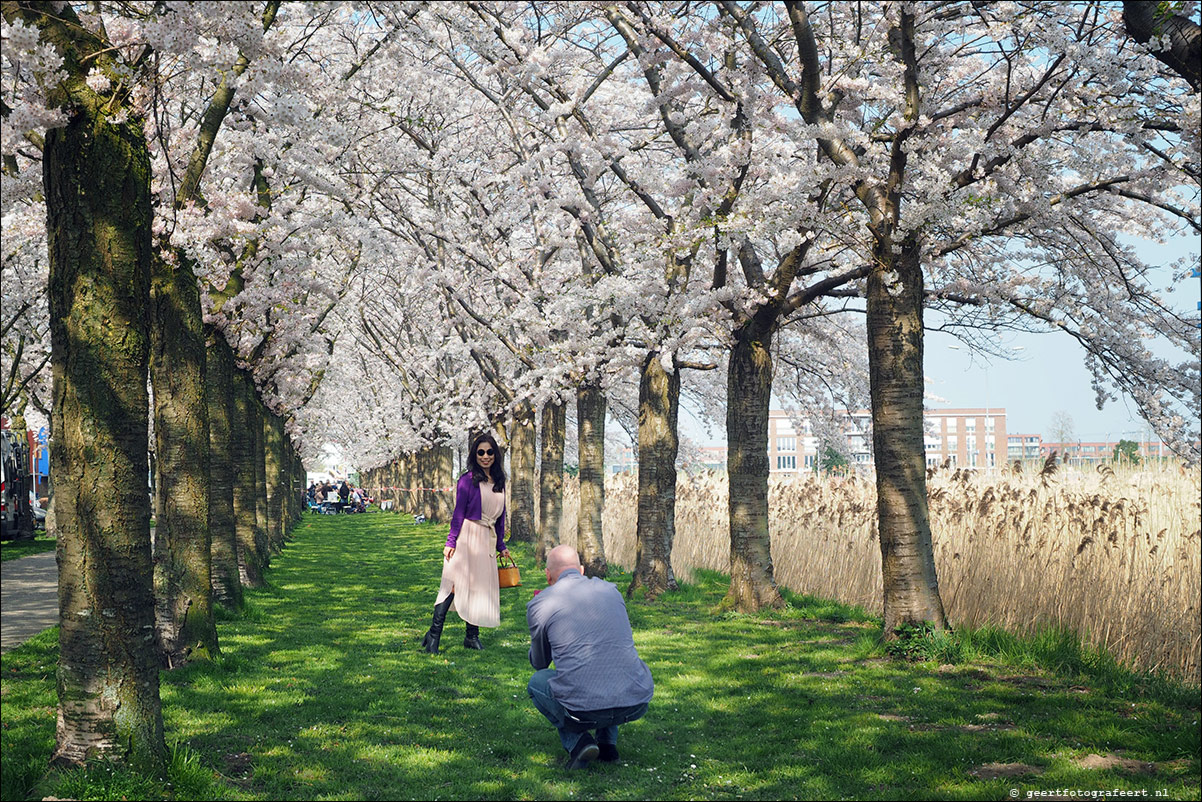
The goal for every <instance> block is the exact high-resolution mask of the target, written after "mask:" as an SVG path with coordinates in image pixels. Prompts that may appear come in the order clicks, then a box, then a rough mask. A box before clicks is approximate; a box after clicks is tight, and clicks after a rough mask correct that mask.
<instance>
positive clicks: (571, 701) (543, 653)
mask: <svg viewBox="0 0 1202 802" xmlns="http://www.w3.org/2000/svg"><path fill="white" fill-rule="evenodd" d="M526 623H527V625H528V626H529V627H530V665H532V666H534V667H535V668H536V669H543V668H546V667H547V666H549V665H550V664H551V662H552V661H554V662H555V676H554V677H553V678H552V679H551V682H550V687H551V695H552V696H554V697H555V699H556V700H557V701H558V702H559V703H560V704H561V705H563V706H564V707H566V708H567V709H569V710H572V711H576V712H580V711H589V710H606V709H609V708H613V707H631V706H634V705H639V704H643V703H644V702H650V701H651V696H652V694H653V693H654V692H655V683H654V682H653V681H652V679H651V669H649V668H647V664H646V663H644V662H643V661H642V660H641V659H640V658H639V655H638V652H637V651H635V648H634V637H633V633H632V632H631V630H630V619H629V618H628V617H627V615H626V602H625V600H624V599H623V598H622V593H621V591H619V590H618V589H617V587H615V586H614V585H613V584H612V583H610V582H606V581H605V580H603V579H598V578H596V577H592V578H585V577H584V576H581V574H580V572H579V571H577V570H575V569H569V570H567V571H564V572H563V573H562V574H560V575H559V579H558V580H557V581H556V582H555V584H553V585H551V586H550V587H548V588H546V589H545V590H543V591H541V592H540V593H539V594H538V595H537V596H535V597H534V598H533V599H531V600H530V601H529V602H527V603H526Z"/></svg>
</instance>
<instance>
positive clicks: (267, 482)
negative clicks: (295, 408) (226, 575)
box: [263, 407, 284, 552]
mask: <svg viewBox="0 0 1202 802" xmlns="http://www.w3.org/2000/svg"><path fill="white" fill-rule="evenodd" d="M282 435H283V421H281V419H280V417H279V416H278V415H276V414H275V413H274V412H272V411H271V410H269V409H267V408H266V407H264V408H263V479H264V486H265V489H266V498H267V545H268V547H269V548H270V549H271V551H272V552H279V550H280V549H281V548H283V546H284V488H283V482H282V475H283V470H284V438H283V436H282Z"/></svg>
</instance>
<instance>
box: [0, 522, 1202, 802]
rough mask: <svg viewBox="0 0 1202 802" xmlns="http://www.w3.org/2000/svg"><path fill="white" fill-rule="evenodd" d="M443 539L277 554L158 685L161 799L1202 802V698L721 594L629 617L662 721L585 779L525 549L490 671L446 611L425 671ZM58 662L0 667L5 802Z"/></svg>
mask: <svg viewBox="0 0 1202 802" xmlns="http://www.w3.org/2000/svg"><path fill="white" fill-rule="evenodd" d="M442 533H443V528H442V527H437V526H412V525H410V526H406V525H404V524H403V523H402V522H401V518H400V517H399V516H392V515H367V516H350V517H334V516H312V517H306V519H305V520H304V522H303V523H302V524H301V525H300V526H299V527H298V528H297V530H296V533H295V539H294V541H293V542H292V544H290V545H289V546H288V548H287V549H286V550H285V551H284V552H283V553H282V554H280V555H277V556H276V557H275V558H274V560H273V567H272V569H271V571H270V572H269V576H268V579H269V582H270V586H269V587H268V588H265V589H263V590H260V591H255V592H251V593H249V594H248V605H247V610H246V612H245V613H244V614H241V615H238V616H235V617H229V618H227V619H226V620H223V621H221V622H220V624H219V632H220V638H221V647H222V651H223V656H222V658H221V659H220V661H219V662H217V663H216V664H214V665H197V666H190V667H186V668H184V669H181V670H178V671H175V672H171V673H164V674H163V687H162V696H163V710H164V719H165V726H166V731H167V733H168V741H169V742H172V743H178V744H179V745H180V746H183V747H186V749H183V750H181V751H180V752H179V754H178V755H177V758H176V765H177V768H176V770H175V774H176V775H178V774H180V772H181V771H182V773H183V774H185V775H189V776H191V777H193V778H196V777H198V776H200V777H202V778H203V779H202V782H207V783H209V785H208V786H203V790H201V789H197V788H195V787H193V788H192V789H191V790H188V789H186V788H184V787H181V785H180V783H179V781H178V779H177V780H176V783H175V785H174V786H173V788H172V789H170V790H168V794H170V795H177V796H178V797H179V798H194V795H197V794H204V795H207V796H210V797H224V798H232V799H262V800H270V799H638V800H642V799H818V798H824V799H841V798H856V799H864V798H877V799H899V798H905V799H1009V798H1014V797H1013V795H1012V794H1011V789H1018V797H1019V798H1029V797H1028V792H1030V791H1035V792H1039V791H1050V790H1055V789H1058V788H1059V789H1079V790H1082V791H1101V790H1113V789H1127V790H1135V791H1139V790H1141V789H1146V790H1147V794H1148V796H1149V797H1153V796H1154V794H1155V793H1156V792H1158V791H1159V792H1162V793H1163V794H1164V796H1163V797H1162V798H1169V799H1187V798H1197V797H1198V794H1199V743H1200V742H1199V726H1198V704H1197V698H1196V695H1195V696H1193V697H1191V696H1190V694H1189V693H1183V692H1178V693H1166V692H1164V691H1161V692H1158V693H1156V694H1155V695H1142V696H1140V695H1130V694H1127V695H1114V693H1113V689H1109V690H1108V689H1107V688H1102V687H1096V686H1095V684H1094V683H1091V681H1090V680H1088V679H1083V678H1080V677H1076V678H1073V677H1065V676H1056V675H1052V674H1049V673H1046V672H1042V671H1040V670H1038V669H1036V668H1033V667H1018V666H1015V665H1005V664H1002V663H982V662H976V663H971V664H962V665H956V666H948V665H945V666H939V665H937V664H935V663H903V662H895V661H892V660H890V659H889V658H888V657H887V656H885V655H884V654H883V653H882V651H881V650H880V648H879V647H878V646H877V645H876V635H877V632H878V630H879V623H877V622H874V621H872V620H870V619H868V618H867V617H866V616H863V615H861V614H858V613H857V612H856V611H854V610H850V609H848V608H845V607H842V606H838V605H833V604H827V603H820V602H816V601H814V600H810V599H804V598H798V597H792V596H791V597H790V600H791V606H790V608H789V609H787V610H784V611H781V612H778V613H774V614H771V615H764V616H754V617H753V616H740V615H726V614H718V613H715V612H713V609H714V606H715V605H716V604H717V602H718V601H719V599H720V598H721V597H722V594H723V593H724V592H725V582H724V580H723V579H722V578H721V577H719V576H717V575H709V576H703V577H702V578H701V580H700V582H699V583H698V584H697V585H693V586H690V587H688V588H686V589H685V590H683V591H681V592H680V593H677V594H673V595H671V596H670V597H669V598H668V599H666V600H663V601H661V602H659V603H655V604H643V603H639V602H632V603H631V604H630V611H631V621H632V623H633V625H634V629H635V641H636V643H637V645H638V647H639V651H640V653H641V655H642V656H643V659H644V660H646V661H647V663H648V664H649V665H650V666H651V670H652V673H653V674H654V677H655V681H656V695H655V699H654V701H653V702H652V705H651V709H650V710H649V712H648V714H647V716H646V718H645V719H643V720H641V721H639V722H636V723H634V724H632V725H628V726H626V727H623V728H622V736H621V737H622V741H621V743H620V744H619V748H620V750H621V753H622V758H623V760H622V762H621V763H620V764H618V765H612V766H611V765H605V764H600V765H596V764H595V765H594V766H592V767H590V769H588V770H587V771H585V772H576V773H571V774H569V773H567V772H566V771H565V770H564V769H563V768H562V758H563V753H562V750H561V749H560V747H559V743H558V739H557V737H556V735H555V732H554V730H553V729H552V728H551V727H550V726H549V725H547V723H546V722H545V721H544V720H543V718H542V717H541V716H540V715H539V714H538V713H537V711H535V710H534V708H533V706H532V705H531V704H530V702H529V699H528V698H527V695H526V690H525V687H526V680H527V679H528V677H529V675H530V672H531V669H530V667H529V663H528V662H527V659H526V649H527V645H528V640H527V636H526V632H525V603H526V601H527V600H528V599H529V598H530V596H531V594H532V592H533V590H534V589H535V588H537V587H541V586H542V584H543V583H542V581H541V579H542V577H541V574H540V573H539V572H538V571H537V570H536V569H535V568H534V566H533V564H532V561H531V559H530V557H529V552H528V551H527V552H525V553H522V552H518V553H517V556H518V557H519V562H520V564H521V565H522V569H523V576H524V578H525V579H526V585H524V586H523V587H521V588H516V589H509V590H504V591H502V594H501V596H502V599H501V601H502V604H501V606H502V612H501V615H502V624H501V627H500V628H499V629H496V630H484V631H482V640H483V641H484V644H485V650H484V651H483V652H471V651H468V650H465V649H463V648H462V645H461V642H462V635H463V624H462V622H461V621H460V620H459V619H458V618H457V617H456V616H454V615H452V616H450V617H449V620H448V626H447V631H446V632H445V633H444V637H443V645H444V651H443V653H442V654H440V655H438V656H434V657H432V656H429V655H425V654H421V653H419V652H417V644H418V641H419V640H420V638H421V636H422V634H423V633H424V631H425V628H426V627H427V626H428V623H429V613H430V608H431V605H432V604H433V598H434V594H435V591H436V588H437V583H438V571H439V563H440V560H441V545H442ZM618 582H619V586H620V587H622V588H625V582H626V578H625V577H622V578H619V579H618ZM55 652H56V649H55V643H54V639H53V637H52V633H51V634H47V635H43V636H40V637H39V638H36V639H34V640H33V641H31V642H30V643H28V644H26V645H24V646H22V647H21V648H19V649H17V650H15V651H13V652H10V653H9V654H7V655H5V656H4V657H3V660H2V662H0V674H2V676H3V708H2V709H3V739H4V741H3V762H4V763H3V769H4V772H3V774H4V786H5V788H4V798H5V799H12V798H20V796H16V795H17V794H21V793H22V789H26V790H25V791H24V793H29V791H28V790H27V789H28V786H29V784H30V783H31V782H32V779H31V778H33V777H34V776H35V775H36V773H37V772H38V771H39V770H40V768H39V767H44V766H45V762H46V759H47V758H48V756H49V751H50V748H51V747H52V745H53V737H54V732H53V730H54V716H53V711H54V687H53V671H54V661H55V659H56V653H55ZM181 764H182V765H183V769H180V768H179V766H180V765H181ZM214 772H216V773H217V777H216V779H215V780H214V779H213V776H214V774H213V773H214ZM173 776H174V775H173ZM80 782H81V783H83V784H84V785H83V787H80V786H73V787H69V788H68V787H63V786H56V787H55V788H54V790H55V791H57V792H58V793H56V795H58V796H63V795H65V794H64V793H63V792H64V791H69V792H70V793H72V794H73V795H74V797H73V798H97V797H98V796H103V795H112V798H119V797H120V795H121V794H122V793H125V794H131V793H135V792H133V791H131V790H130V789H128V788H126V787H124V786H121V785H120V782H118V781H113V782H112V783H110V784H109V785H105V781H104V780H103V779H97V777H96V773H95V772H93V773H92V774H91V775H90V776H89V778H88V780H87V781H86V782H85V781H83V780H81V781H80ZM22 783H23V784H24V785H22ZM86 783H91V785H87V784H86ZM89 789H90V790H89ZM37 790H38V791H39V792H44V791H45V790H46V787H45V786H43V787H42V788H40V789H37ZM89 794H91V795H92V796H91V797H89Z"/></svg>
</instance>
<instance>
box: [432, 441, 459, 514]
mask: <svg viewBox="0 0 1202 802" xmlns="http://www.w3.org/2000/svg"><path fill="white" fill-rule="evenodd" d="M434 453H435V473H434V487H435V488H436V489H437V491H436V492H435V494H434V495H435V502H436V503H435V515H434V520H436V521H438V522H439V523H450V521H451V516H452V515H454V514H455V479H456V478H457V477H456V476H455V452H454V450H453V449H452V448H451V447H450V446H438V447H437V448H436V449H435V450H434Z"/></svg>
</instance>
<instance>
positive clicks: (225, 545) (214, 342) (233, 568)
mask: <svg viewBox="0 0 1202 802" xmlns="http://www.w3.org/2000/svg"><path fill="white" fill-rule="evenodd" d="M206 334H207V341H208V346H209V350H208V354H207V356H206V358H205V397H206V398H207V400H208V404H209V532H210V535H211V554H212V565H213V598H214V599H215V600H216V601H218V602H220V603H221V604H223V605H225V607H226V608H228V609H231V610H237V609H238V608H240V607H241V606H242V581H241V578H240V576H239V572H238V529H237V524H236V519H235V517H234V477H235V476H236V473H235V471H236V470H239V469H240V468H241V466H240V465H236V464H235V462H234V457H233V442H232V438H233V433H234V431H235V430H237V431H239V433H241V431H242V426H241V424H236V423H235V422H234V421H235V420H236V419H235V417H234V414H235V413H234V395H233V393H234V355H233V352H232V351H231V350H230V346H229V343H227V342H226V341H225V336H224V335H223V334H222V333H221V332H220V331H217V330H216V329H214V328H211V327H210V328H208V329H207V331H206Z"/></svg>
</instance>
